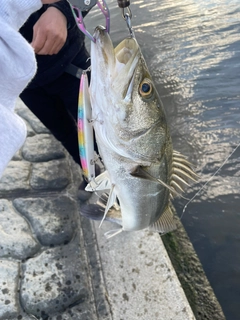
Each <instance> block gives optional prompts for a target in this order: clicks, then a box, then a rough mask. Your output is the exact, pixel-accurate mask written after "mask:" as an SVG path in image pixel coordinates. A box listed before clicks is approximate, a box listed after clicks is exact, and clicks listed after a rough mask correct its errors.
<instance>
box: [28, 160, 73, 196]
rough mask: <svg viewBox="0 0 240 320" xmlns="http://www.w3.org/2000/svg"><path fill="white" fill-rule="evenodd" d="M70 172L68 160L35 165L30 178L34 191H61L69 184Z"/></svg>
mask: <svg viewBox="0 0 240 320" xmlns="http://www.w3.org/2000/svg"><path fill="white" fill-rule="evenodd" d="M69 177H70V172H69V167H68V164H67V161H66V160H52V161H49V162H43V163H34V164H33V169H32V174H31V178H30V185H31V187H32V188H33V189H37V190H39V189H40V190H41V189H48V190H60V189H63V188H65V187H66V186H67V185H68V184H69V183H70V180H69Z"/></svg>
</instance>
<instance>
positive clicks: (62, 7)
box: [47, 0, 76, 29]
mask: <svg viewBox="0 0 240 320" xmlns="http://www.w3.org/2000/svg"><path fill="white" fill-rule="evenodd" d="M47 7H54V8H56V9H58V10H59V11H61V12H62V14H63V15H64V16H65V17H66V19H67V26H68V29H70V28H72V27H74V26H75V24H76V22H75V19H74V16H73V13H72V9H71V7H70V4H69V2H68V1H67V0H62V1H59V2H55V3H52V4H48V5H47Z"/></svg>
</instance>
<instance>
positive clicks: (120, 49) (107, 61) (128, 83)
mask: <svg viewBox="0 0 240 320" xmlns="http://www.w3.org/2000/svg"><path fill="white" fill-rule="evenodd" d="M93 36H94V38H95V39H96V43H97V46H98V49H99V51H98V52H96V54H95V56H96V57H97V56H98V58H97V59H99V61H100V60H101V63H102V64H104V65H105V68H106V69H107V68H108V69H110V72H111V83H112V84H113V85H112V87H114V83H115V84H116V88H117V92H118V93H121V96H122V98H123V99H125V98H126V97H128V96H130V95H131V93H132V90H133V83H134V78H135V77H134V75H135V70H136V68H137V66H138V62H139V58H140V48H139V45H138V43H137V41H136V40H135V39H134V38H132V37H127V38H125V39H124V40H123V41H121V42H120V43H119V44H118V45H117V46H116V47H115V48H114V46H113V43H112V40H111V38H110V36H109V34H108V33H107V31H106V29H105V28H104V27H102V26H98V27H96V28H95V31H94V35H93ZM93 47H96V46H95V45H94V44H93ZM100 56H101V58H100Z"/></svg>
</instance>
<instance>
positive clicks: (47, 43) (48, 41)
mask: <svg viewBox="0 0 240 320" xmlns="http://www.w3.org/2000/svg"><path fill="white" fill-rule="evenodd" d="M65 41H66V39H65V37H64V36H61V35H59V34H54V32H52V31H51V30H42V29H41V30H38V31H36V32H35V33H34V38H33V41H32V43H31V45H32V47H33V48H34V51H35V53H36V54H39V55H53V54H57V53H58V52H59V51H60V50H61V49H62V47H63V46H64V43H65Z"/></svg>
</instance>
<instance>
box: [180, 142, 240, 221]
mask: <svg viewBox="0 0 240 320" xmlns="http://www.w3.org/2000/svg"><path fill="white" fill-rule="evenodd" d="M239 146H240V142H239V144H238V145H237V146H236V147H235V148H234V149H233V151H232V152H231V153H230V155H229V156H228V157H227V159H225V160H224V161H223V163H222V164H221V166H220V167H219V168H218V169H217V171H216V172H215V173H214V174H213V175H212V176H211V177H210V178H209V179H208V180H207V181H206V182H205V183H204V185H203V186H202V187H201V188H200V189H199V190H198V191H197V193H195V195H194V196H193V197H192V198H191V199H190V200H189V201H188V202H187V204H186V205H185V206H184V208H183V211H182V214H181V217H180V220H182V218H183V215H184V213H185V211H186V209H187V206H188V205H189V204H190V203H191V202H192V201H193V200H194V199H195V198H196V197H197V195H198V194H199V193H200V192H201V191H202V190H203V189H204V188H205V187H206V185H207V184H209V182H210V181H211V180H212V179H213V178H214V177H215V176H216V174H217V173H218V172H219V171H220V170H221V169H222V167H223V166H224V165H225V164H226V163H227V162H228V160H229V159H230V158H231V156H232V155H233V154H234V152H235V151H236V150H237V149H238V147H239Z"/></svg>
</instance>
